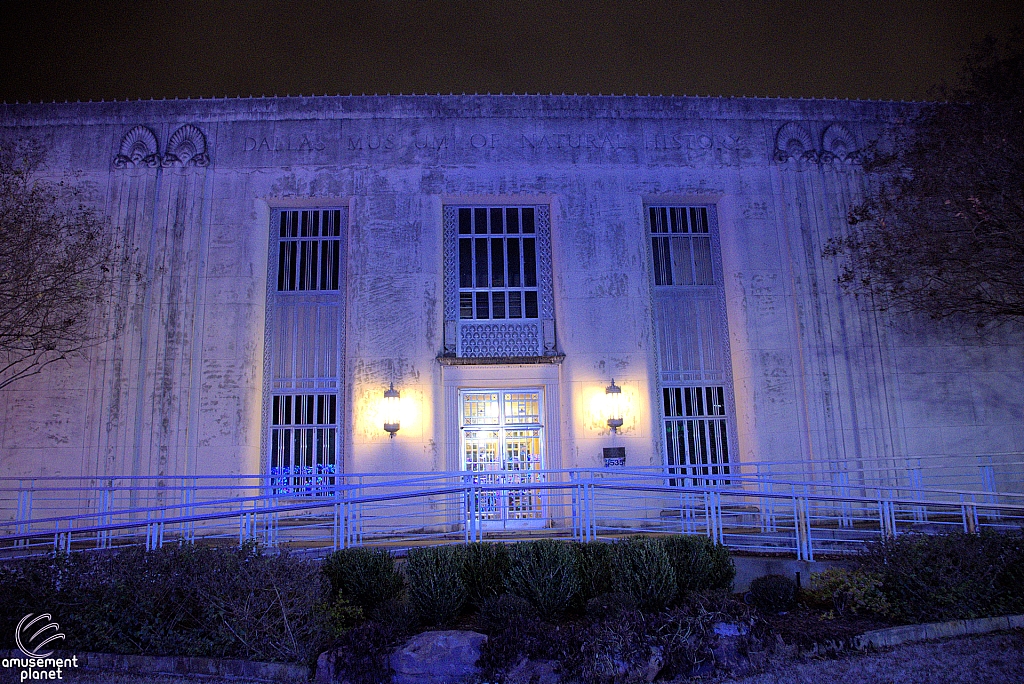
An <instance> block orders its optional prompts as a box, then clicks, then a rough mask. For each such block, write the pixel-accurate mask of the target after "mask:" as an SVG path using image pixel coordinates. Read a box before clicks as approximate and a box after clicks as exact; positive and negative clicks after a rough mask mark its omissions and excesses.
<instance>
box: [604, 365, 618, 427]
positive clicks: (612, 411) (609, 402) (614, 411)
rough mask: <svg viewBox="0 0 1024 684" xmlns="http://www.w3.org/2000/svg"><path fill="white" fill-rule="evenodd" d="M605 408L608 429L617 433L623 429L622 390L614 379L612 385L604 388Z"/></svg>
mask: <svg viewBox="0 0 1024 684" xmlns="http://www.w3.org/2000/svg"><path fill="white" fill-rule="evenodd" d="M604 406H605V409H604V410H605V415H606V416H607V417H608V427H610V428H611V429H612V433H616V432H618V431H619V428H620V427H622V388H621V387H619V386H618V385H616V384H615V378H612V384H610V385H608V386H607V387H605V388H604Z"/></svg>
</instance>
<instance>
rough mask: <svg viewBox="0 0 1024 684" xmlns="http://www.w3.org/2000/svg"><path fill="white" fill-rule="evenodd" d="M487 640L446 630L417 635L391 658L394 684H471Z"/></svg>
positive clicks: (482, 636)
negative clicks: (468, 683) (481, 649)
mask: <svg viewBox="0 0 1024 684" xmlns="http://www.w3.org/2000/svg"><path fill="white" fill-rule="evenodd" d="M486 642H487V637H486V636H485V635H483V634H478V633H477V632H463V631H458V630H448V631H441V632H424V633H422V634H417V635H416V636H414V637H413V638H412V639H410V640H409V641H408V642H406V644H405V646H403V647H401V648H400V649H398V650H397V651H395V652H394V653H392V654H391V669H392V670H394V671H395V677H394V684H455V683H456V682H468V681H472V680H473V679H474V678H475V677H476V676H477V675H478V674H479V673H480V670H479V668H478V667H477V666H476V661H477V660H478V659H479V658H480V648H481V647H482V646H483V645H484V643H486Z"/></svg>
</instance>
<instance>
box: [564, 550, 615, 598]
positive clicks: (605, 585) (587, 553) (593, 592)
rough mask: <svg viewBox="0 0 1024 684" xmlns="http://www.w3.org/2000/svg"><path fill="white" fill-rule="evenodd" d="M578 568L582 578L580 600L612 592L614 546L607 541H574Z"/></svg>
mask: <svg viewBox="0 0 1024 684" xmlns="http://www.w3.org/2000/svg"><path fill="white" fill-rule="evenodd" d="M572 544H573V548H574V549H575V550H576V568H577V571H578V572H579V578H580V602H581V603H586V602H587V601H589V600H590V599H592V598H594V597H596V596H600V595H602V594H607V593H610V592H611V591H612V590H613V589H614V587H613V586H612V555H613V554H614V548H613V546H612V545H611V544H606V543H605V542H599V541H592V542H587V543H581V542H573V543H572Z"/></svg>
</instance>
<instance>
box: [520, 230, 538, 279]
mask: <svg viewBox="0 0 1024 684" xmlns="http://www.w3.org/2000/svg"><path fill="white" fill-rule="evenodd" d="M536 242H537V241H536V240H535V239H534V238H524V239H523V285H525V286H526V287H537V254H536V248H535V244H536Z"/></svg>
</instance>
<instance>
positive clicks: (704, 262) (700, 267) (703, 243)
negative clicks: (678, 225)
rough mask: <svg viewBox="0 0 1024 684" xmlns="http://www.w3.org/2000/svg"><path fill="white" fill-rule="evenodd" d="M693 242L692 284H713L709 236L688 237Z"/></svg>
mask: <svg viewBox="0 0 1024 684" xmlns="http://www.w3.org/2000/svg"><path fill="white" fill-rule="evenodd" d="M690 241H691V243H692V244H693V265H694V272H693V283H694V285H714V284H715V277H714V273H713V272H712V270H711V238H710V237H693V238H690Z"/></svg>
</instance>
